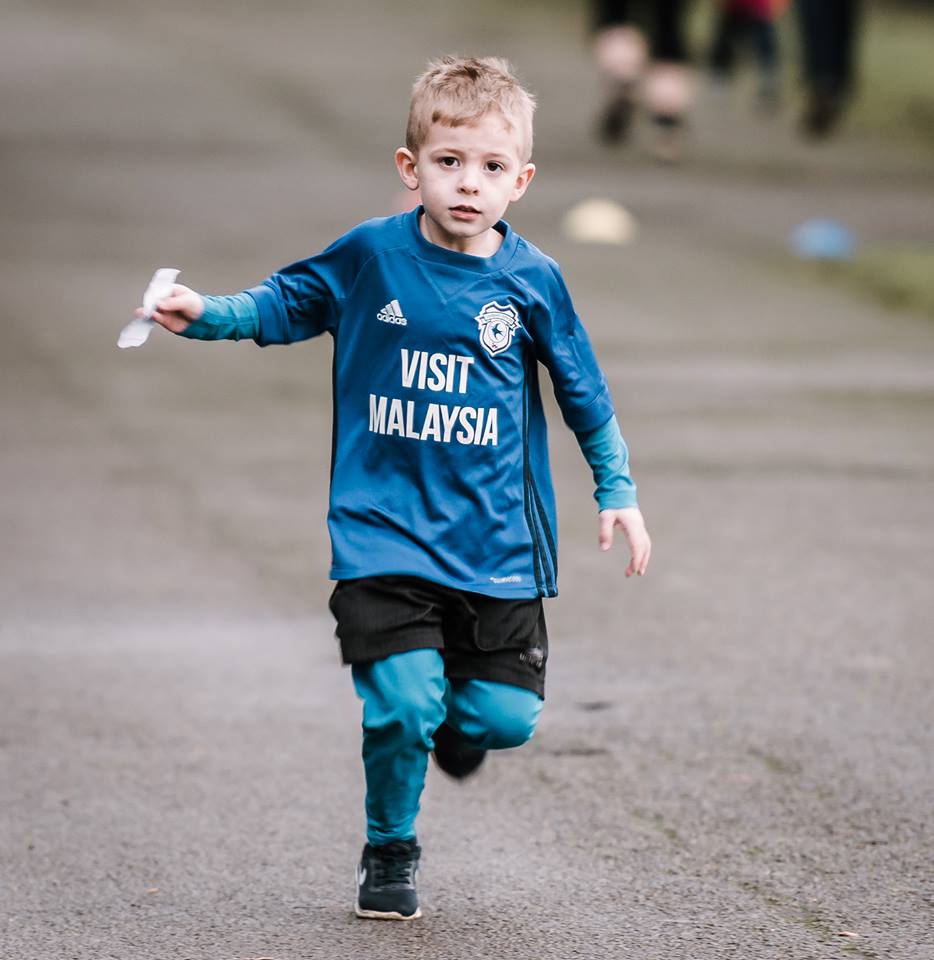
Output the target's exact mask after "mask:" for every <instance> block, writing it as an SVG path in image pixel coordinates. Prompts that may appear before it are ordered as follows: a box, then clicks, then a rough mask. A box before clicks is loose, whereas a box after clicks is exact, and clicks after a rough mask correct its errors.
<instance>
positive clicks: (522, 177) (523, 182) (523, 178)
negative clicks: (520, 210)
mask: <svg viewBox="0 0 934 960" xmlns="http://www.w3.org/2000/svg"><path fill="white" fill-rule="evenodd" d="M534 176H535V164H534V163H527V164H526V165H525V166H524V167H523V168H522V169H521V170H520V171H519V175H518V176H517V177H516V185H515V187H513V190H512V196H511V197H510V198H509V202H510V203H515V202H516V201H517V200H519V199H520V198H521V197H522V195H523V194H524V193H525V191H526V190H528V189H529V184H530V183H531V182H532V177H534Z"/></svg>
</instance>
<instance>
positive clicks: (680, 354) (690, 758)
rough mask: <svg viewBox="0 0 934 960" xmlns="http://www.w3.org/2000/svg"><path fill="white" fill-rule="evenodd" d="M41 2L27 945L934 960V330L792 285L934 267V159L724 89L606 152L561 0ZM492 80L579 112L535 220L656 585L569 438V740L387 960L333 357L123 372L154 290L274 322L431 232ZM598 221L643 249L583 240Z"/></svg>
mask: <svg viewBox="0 0 934 960" xmlns="http://www.w3.org/2000/svg"><path fill="white" fill-rule="evenodd" d="M3 8H4V9H3V19H4V28H3V30H2V32H0V86H2V89H3V90H4V107H3V110H2V111H0V144H2V150H0V174H2V181H0V184H2V191H0V192H2V199H0V209H2V212H3V231H2V234H0V251H2V257H0V309H2V323H3V339H2V346H0V398H2V406H0V410H2V413H0V443H2V451H3V452H2V459H0V471H2V474H0V482H2V486H0V543H2V551H0V611H2V614H0V764H2V767H0V805H2V810H3V816H2V820H0V864H2V867H0V882H2V887H0V957H2V958H4V960H59V958H76V960H92V958H93V960H102V958H119V960H135V958H146V960H149V958H170V957H171V958H175V957H183V958H198V960H201V958H211V960H234V958H248V957H249V958H255V957H271V958H275V960H299V958H319V957H320V958H335V960H337V958H345V957H346V958H350V957H354V958H357V957H375V958H396V957H399V958H403V957H440V958H452V960H453V958H468V957H469V958H498V960H500V958H501V960H505V958H509V957H523V958H533V957H534V958H537V957H541V958H570V957H587V958H590V957H600V958H604V957H626V958H630V957H631V958H640V960H641V958H646V960H649V958H652V960H668V958H703V960H707V958H721V957H724V958H725V957H737V958H739V957H742V958H757V960H771V958H775V960H789V958H793V960H812V958H813V960H826V958H834V957H838V956H856V957H862V958H867V960H882V958H906V960H908V958H911V960H922V958H924V957H932V956H934V932H932V930H934V927H932V911H931V907H932V894H934V884H932V871H931V863H932V862H934V843H932V797H934V774H932V756H934V731H932V717H934V698H932V694H931V690H932V688H934V658H932V653H931V639H930V638H931V623H932V621H934V617H932V613H934V603H932V588H931V584H932V577H934V551H932V548H931V542H932V538H934V497H932V495H931V490H932V486H931V484H932V479H934V326H932V324H931V322H930V321H929V320H927V319H925V318H923V317H919V316H913V315H910V314H896V313H892V312H888V311H886V310H884V309H883V308H881V307H878V306H876V305H874V304H871V303H868V302H864V301H860V300H858V299H856V298H854V296H852V295H851V294H849V293H847V292H845V291H844V290H841V289H839V288H837V287H835V286H833V285H828V284H823V283H819V282H816V281H815V280H814V278H813V277H809V276H804V275H802V274H800V273H798V272H796V271H793V270H787V269H785V268H784V267H783V266H781V265H780V264H781V262H782V258H783V256H784V254H783V250H784V244H785V239H786V237H787V234H788V231H789V230H790V229H791V228H792V227H793V226H794V224H796V223H797V222H800V220H802V219H804V218H806V217H807V216H813V215H818V214H821V215H829V216H839V217H843V218H845V219H846V220H847V221H848V222H849V223H850V224H852V225H853V226H854V227H855V228H856V230H857V231H858V233H859V234H860V236H861V237H862V238H864V239H866V240H869V241H872V240H879V241H889V240H893V239H898V238H903V239H922V238H924V237H926V238H927V239H928V240H929V239H930V229H931V223H932V216H931V213H932V204H931V197H932V195H934V191H932V187H934V177H932V176H931V174H930V172H929V170H927V169H926V167H925V166H924V164H923V163H922V162H921V161H920V160H917V159H913V158H911V157H905V156H902V155H899V154H894V153H890V152H888V151H887V150H885V149H882V148H880V147H875V148H870V147H854V145H853V144H852V143H850V142H848V141H847V140H846V139H844V140H842V141H841V142H840V143H838V144H835V145H830V146H829V147H827V148H825V149H823V150H820V151H815V150H814V149H812V148H807V147H804V146H802V145H800V144H796V143H795V142H794V141H793V139H792V137H791V135H790V134H789V125H790V118H789V117H787V116H785V117H781V118H779V120H778V122H777V123H775V124H773V125H772V126H766V125H765V124H764V123H763V122H761V121H757V120H755V119H754V118H752V117H750V116H749V115H748V111H745V110H744V108H743V107H742V106H741V105H738V104H735V103H731V104H729V105H724V104H722V103H720V104H713V103H709V102H707V101H706V100H705V101H704V102H703V103H702V106H701V113H700V117H701V120H702V122H700V123H698V124H697V126H696V129H695V137H696V147H695V155H694V157H693V159H692V161H691V162H689V163H687V164H686V165H684V166H683V167H681V168H677V169H665V168H659V167H655V166H653V165H652V164H651V163H649V162H648V161H646V160H645V159H644V158H642V157H641V156H640V154H639V152H638V150H637V149H636V150H632V151H626V152H620V153H617V154H608V153H604V152H602V151H601V150H600V149H598V148H597V147H596V146H595V145H593V144H592V143H591V141H590V136H589V134H590V124H591V120H592V114H593V106H594V104H595V102H596V100H595V98H596V84H595V81H594V78H593V76H592V74H591V71H590V67H589V64H588V60H587V54H586V47H585V44H584V40H583V21H582V16H581V15H580V14H579V13H578V12H576V11H575V10H574V9H572V8H565V7H563V6H562V5H559V4H533V3H531V2H519V3H516V4H512V5H508V9H506V10H499V9H498V8H496V7H494V6H492V5H490V4H486V3H482V4H476V5H473V4H470V5H468V4H465V5H454V4H446V3H441V4H434V5H431V6H430V7H429V6H428V5H424V4H419V3H414V2H408V3H406V2H401V0H397V2H392V3H388V4H383V5H375V4H372V5H371V4H367V3H364V2H362V0H346V2H342V3H340V4H337V3H321V4H317V3H315V4H308V3H297V2H287V0H277V2H275V3H269V4H252V5H248V4H236V5H232V4H229V3H220V2H219V0H202V2H201V3H199V4H197V5H189V4H183V3H180V2H178V0H168V2H164V3H160V4H158V5H156V4H143V3H140V2H137V0H124V2H121V3H116V2H115V0H97V2H91V3H85V4H80V5H79V4H68V3H65V2H64V0H57V2H55V0H29V2H27V0H6V2H5V3H4V4H3ZM452 49H455V50H461V51H482V52H497V53H505V54H506V55H508V56H511V57H512V58H513V59H514V60H515V61H516V62H517V63H518V65H519V66H520V68H521V71H522V73H523V75H524V76H525V77H526V78H527V80H528V82H529V83H530V85H531V86H532V88H533V89H534V90H535V91H536V92H537V93H538V94H539V97H540V101H541V107H540V111H539V120H538V127H537V137H538V140H537V148H536V160H537V161H538V163H539V167H540V171H539V174H538V177H537V179H536V181H535V183H534V184H533V186H532V189H531V190H530V193H529V195H528V197H527V198H526V199H525V200H523V202H522V204H520V205H519V206H517V207H516V208H515V211H514V213H513V214H512V215H511V219H512V221H513V223H514V224H515V226H516V227H517V228H518V229H520V231H521V232H523V233H524V234H526V235H527V236H529V237H530V238H531V239H532V240H533V241H534V242H536V243H537V244H538V245H539V246H541V247H543V248H544V249H546V250H547V251H548V252H550V253H551V254H552V255H554V256H555V257H556V258H557V259H558V260H559V261H560V262H561V263H562V265H563V267H564V269H565V273H566V276H567V278H568V281H569V283H570V285H571V288H572V290H573V292H574V294H575V299H576V303H577V306H578V309H579V312H580V313H581V314H582V316H583V317H584V318H585V321H586V323H587V325H588V327H589V329H590V330H591V333H592V337H593V339H594V342H595V344H596V346H597V350H598V353H599V355H600V357H601V360H602V362H603V364H604V366H605V368H606V370H607V373H608V376H609V379H610V382H611V385H612V389H613V392H614V395H615V398H616V402H617V406H618V408H619V411H620V416H621V420H622V423H623V428H624V432H625V434H626V437H627V440H628V441H629V444H630V447H631V450H632V454H633V463H634V471H635V474H636V477H637V480H638V482H639V485H640V491H641V502H642V506H643V509H644V512H645V514H646V516H647V518H648V521H649V525H650V529H651V531H652V534H653V538H654V544H655V552H654V557H653V562H652V567H651V570H650V575H649V576H648V577H646V578H645V579H644V580H641V581H639V582H629V581H624V578H623V576H622V571H623V569H624V566H625V556H624V552H623V551H622V550H616V551H614V552H613V553H611V554H610V555H602V554H600V553H599V551H598V550H597V546H596V519H595V510H594V506H593V503H592V500H591V495H590V494H591V484H590V481H589V478H588V476H587V470H586V467H585V465H584V464H583V462H582V460H581V458H580V456H579V454H578V453H577V452H576V450H575V444H574V440H573V437H571V435H570V434H569V433H568V432H567V431H566V430H565V429H564V428H563V427H562V426H561V425H560V422H559V419H558V418H557V417H553V418H552V419H553V430H552V443H553V462H554V471H555V480H556V486H557V490H558V496H559V508H560V515H561V523H560V539H561V591H562V592H561V596H560V597H559V598H558V599H557V600H555V601H553V602H550V603H549V605H548V612H549V622H550V632H551V636H552V646H553V652H552V657H551V660H550V665H549V671H550V672H549V692H548V703H547V706H546V710H545V712H544V714H543V719H542V722H541V726H540V729H539V732H538V734H537V735H536V737H535V739H534V740H533V741H532V742H531V743H530V744H529V745H527V746H526V747H523V748H521V749H520V750H517V751H511V752H509V753H507V754H502V755H497V756H494V757H492V758H491V759H490V762H489V763H488V766H487V768H486V769H485V770H484V772H483V774H482V776H479V777H477V778H476V779H475V780H474V781H471V782H469V783H467V784H465V785H463V786H458V785H456V784H453V783H450V782H448V781H445V780H443V779H442V778H440V777H439V776H437V775H432V776H431V777H430V780H429V783H428V787H427V790H426V795H425V802H424V809H423V814H422V816H421V818H420V821H419V829H420V839H421V841H422V843H423V846H424V849H425V858H424V864H423V868H424V869H423V873H422V880H421V887H422V898H423V902H424V912H425V916H424V918H423V919H422V920H421V921H419V922H417V923H413V924H409V925H402V924H376V923H367V922H362V921H358V920H356V919H355V918H354V917H353V916H352V911H351V904H352V897H353V882H352V874H353V864H354V861H355V858H356V857H357V855H358V852H359V847H360V845H361V843H362V829H363V818H362V797H363V778H362V769H361V765H360V761H359V705H358V703H357V701H356V700H355V699H354V696H353V693H352V690H351V686H350V682H349V677H348V675H347V673H346V672H345V671H344V670H343V669H342V668H341V667H340V665H339V663H338V657H337V651H336V646H335V642H334V639H333V635H332V624H331V621H330V618H329V615H328V614H327V607H326V599H327V595H328V592H329V585H328V583H327V581H326V579H325V575H326V570H327V564H328V555H329V548H328V544H327V539H326V533H325V527H324V516H325V510H326V490H327V476H328V457H329V452H330V446H329V425H330V415H331V414H330V387H329V371H330V350H329V346H328V344H326V343H324V342H323V341H322V342H311V343H306V344H302V345H297V346H293V347H291V348H289V349H279V348H274V349H269V350H264V351H260V350H258V349H257V348H256V347H254V346H252V345H249V344H227V343H224V344H199V343H190V342H188V341H183V340H179V339H176V338H173V337H171V336H170V335H168V334H166V333H164V331H156V333H155V334H154V335H153V337H152V339H151V340H150V342H149V343H148V344H147V345H146V346H145V347H144V348H142V349H140V350H133V351H118V350H117V349H116V345H115V341H116V336H117V333H118V332H119V329H120V327H121V326H122V325H123V323H124V322H125V321H126V320H127V319H128V318H129V315H130V312H131V310H132V308H133V307H134V306H135V305H136V304H137V303H138V301H139V297H140V295H141V291H142V289H143V288H144V286H145V284H146V282H147V281H148V279H149V277H150V275H151V273H152V271H153V269H154V268H155V267H157V266H175V267H179V268H181V269H182V275H181V277H180V279H181V280H182V281H183V282H186V283H189V284H190V285H192V286H194V287H196V288H197V289H200V290H203V291H205V292H215V293H220V292H230V291H235V290H239V289H242V288H243V287H246V286H250V285H252V284H253V283H255V282H257V281H258V280H259V279H261V278H262V277H263V276H265V275H267V274H268V273H269V272H271V271H272V270H273V269H275V268H276V267H278V266H280V265H282V264H284V263H288V262H291V261H293V260H296V259H298V258H300V257H303V256H306V255H308V254H309V253H311V252H314V251H316V250H318V249H320V248H321V247H322V246H323V245H325V244H326V243H327V242H329V241H330V240H331V239H333V238H334V237H335V236H337V235H338V234H339V233H340V232H342V231H343V230H345V229H347V228H348V227H350V226H351V225H352V224H354V223H355V222H357V221H359V220H361V219H364V218H365V217H368V216H374V215H379V214H383V213H388V212H391V210H392V207H393V204H394V203H395V197H396V193H397V190H398V187H397V182H396V180H395V173H394V171H393V169H392V166H391V154H392V150H393V149H394V148H395V146H396V145H397V143H398V140H399V138H400V136H401V133H400V131H401V128H402V125H403V122H404V114H405V104H406V97H407V89H408V85H409V83H410V82H411V78H412V76H413V75H414V74H415V73H416V72H417V71H418V70H419V69H420V68H421V66H422V64H423V63H424V61H425V59H426V58H427V57H428V56H429V55H430V54H433V53H437V52H441V51H446V50H452ZM726 116H729V117H731V119H730V120H729V121H727V120H725V119H724V117H726ZM588 196H608V197H611V198H613V199H616V200H618V201H620V202H623V203H624V204H625V205H626V206H627V207H629V208H630V209H631V210H632V211H633V212H634V214H635V215H636V217H637V219H638V221H639V224H640V233H639V235H638V238H637V240H636V241H635V242H634V243H633V244H631V245H629V246H626V247H593V246H578V245H574V244H572V243H570V242H569V241H568V240H567V239H565V238H564V237H563V236H562V234H561V231H560V220H561V216H562V214H563V213H564V212H565V211H566V210H567V208H568V207H569V206H570V205H571V204H572V203H574V202H576V201H577V200H580V199H582V198H584V197H588ZM552 412H554V411H552Z"/></svg>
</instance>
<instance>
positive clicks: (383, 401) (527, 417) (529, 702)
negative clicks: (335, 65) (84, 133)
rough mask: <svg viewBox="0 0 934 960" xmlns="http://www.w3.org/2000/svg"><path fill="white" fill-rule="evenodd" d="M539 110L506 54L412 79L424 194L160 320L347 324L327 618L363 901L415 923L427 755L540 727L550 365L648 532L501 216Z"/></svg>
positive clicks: (573, 319) (574, 351) (632, 536)
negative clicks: (345, 713)
mask: <svg viewBox="0 0 934 960" xmlns="http://www.w3.org/2000/svg"><path fill="white" fill-rule="evenodd" d="M533 109H534V101H533V100H532V98H531V96H530V95H529V94H528V93H527V92H526V91H525V90H524V89H523V88H522V87H521V86H520V85H519V83H518V82H517V80H516V79H515V78H514V77H513V76H512V74H511V73H510V68H509V65H508V64H507V63H506V62H505V61H502V60H498V59H494V58H484V59H465V58H454V57H444V58H442V59H440V60H437V61H435V62H433V63H431V64H430V65H429V68H428V70H427V71H426V72H425V73H424V74H423V75H422V76H421V77H419V78H418V80H417V81H416V83H415V86H414V89H413V94H412V103H411V110H410V114H409V121H408V128H407V131H406V146H405V147H401V148H400V149H399V150H397V151H396V158H395V159H396V166H397V168H398V170H399V175H400V177H401V178H402V181H403V183H404V184H405V186H406V187H407V188H408V189H410V190H413V191H414V190H419V191H420V193H421V201H422V203H421V206H419V207H418V208H417V209H415V210H413V211H411V212H410V213H407V214H402V215H399V216H395V217H389V218H386V219H380V220H369V221H367V222H365V223H362V224H360V225H359V226H357V227H355V228H354V229H353V230H351V231H350V232H349V233H347V234H346V235H345V236H343V237H341V238H340V239H339V240H337V241H336V242H335V243H333V244H332V245H331V246H330V247H328V248H327V249H326V250H325V251H324V252H323V253H321V254H319V255H318V256H315V257H311V258H310V259H307V260H303V261H299V262H298V263H295V264H293V265H292V266H289V267H286V268H285V269H284V270H282V271H280V272H278V273H276V274H274V275H273V276H271V277H270V278H269V279H268V280H265V281H264V282H263V283H261V284H260V285H259V286H258V287H254V288H253V289H251V290H247V291H245V292H244V293H241V294H238V295H235V296H232V297H210V296H201V295H199V294H197V293H195V292H194V291H193V290H189V289H188V288H187V287H183V286H180V285H175V286H174V287H173V290H172V293H171V295H170V296H168V297H167V298H166V299H164V300H162V301H161V302H160V304H159V305H158V309H157V312H156V314H155V317H154V319H155V320H156V321H157V322H158V323H160V324H162V325H163V326H165V327H167V328H168V329H169V330H172V331H174V332H175V333H179V334H182V335H183V336H186V337H192V338H195V339H202V340H215V339H221V338H227V339H235V340H239V339H242V338H251V339H253V340H255V341H256V342H257V343H259V344H260V345H261V346H266V345H268V344H271V343H291V342H294V341H296V340H304V339H307V338H309V337H314V336H317V335H318V334H321V333H324V332H325V331H327V332H328V333H330V334H331V336H332V337H333V338H334V384H333V386H334V427H333V440H332V444H333V447H332V449H333V454H332V474H331V492H330V510H329V513H328V526H329V529H330V534H331V542H332V548H333V565H332V568H331V577H332V579H334V580H337V581H338V583H337V586H336V588H335V590H334V593H333V595H332V597H331V604H330V606H331V610H332V611H333V613H334V615H335V617H336V619H337V635H338V637H339V639H340V644H341V652H342V656H343V659H344V662H345V663H348V664H351V665H352V676H353V682H354V686H355V688H356V691H357V693H358V695H359V696H360V698H361V699H362V700H363V760H364V766H365V770H366V785H367V791H366V815H367V841H368V842H367V844H366V846H365V847H364V849H363V854H362V857H361V860H360V864H359V866H358V868H357V902H356V913H357V915H358V916H361V917H373V918H378V919H395V920H411V919H414V918H415V917H418V916H420V910H419V907H418V898H417V894H416V889H415V875H416V870H417V866H418V859H419V855H420V852H421V851H420V848H419V846H418V844H417V842H416V839H415V818H416V814H417V813H418V808H419V797H420V795H421V792H422V787H423V785H424V780H425V774H426V769H427V764H428V756H429V754H430V753H432V751H433V752H434V756H435V760H436V761H437V763H438V766H440V767H441V769H442V770H444V771H446V772H447V773H448V774H450V775H451V776H453V777H456V778H462V777H465V776H467V775H468V774H470V773H471V772H473V771H474V770H475V769H476V768H477V767H478V766H479V764H480V762H481V761H482V760H483V757H484V755H485V752H486V751H487V750H491V749H492V750H495V749H503V748H508V747H516V746H519V745H520V744H522V743H524V742H525V741H526V740H528V739H529V738H530V737H531V736H532V732H533V730H534V728H535V724H536V721H537V719H538V715H539V712H540V710H541V706H542V698H543V696H544V677H545V662H546V659H547V656H548V641H547V634H546V631H545V620H544V616H543V612H542V597H551V596H554V595H555V594H556V592H557V589H556V580H555V578H556V543H555V532H554V531H555V509H554V495H553V491H552V486H551V479H550V476H549V469H548V455H547V447H546V435H545V418H544V414H543V411H542V404H541V399H540V396H539V389H538V374H537V365H538V363H539V362H540V363H543V364H544V365H545V366H546V367H547V368H548V370H549V372H550V374H551V378H552V381H553V383H554V388H555V393H556V396H557V399H558V403H559V405H560V408H561V411H562V413H563V415H564V419H565V420H566V421H567V423H568V425H569V426H570V427H571V429H572V430H574V431H575V432H576V434H577V437H578V440H579V441H580V445H581V448H582V450H583V452H584V454H585V456H586V458H587V460H588V461H589V463H590V464H591V467H592V469H593V472H594V478H595V480H596V482H597V492H596V495H595V496H596V498H597V501H598V503H599V506H600V508H601V512H600V546H601V547H602V549H604V550H606V549H609V547H610V546H611V544H612V540H613V530H614V527H617V526H618V527H620V528H621V529H622V530H623V531H624V532H625V534H626V537H627V539H628V541H629V545H630V549H631V554H632V557H631V561H630V563H629V566H628V568H627V570H626V575H627V576H630V575H632V574H633V573H635V574H639V575H641V574H642V573H644V572H645V569H646V565H647V564H648V559H649V551H650V543H649V537H648V535H647V533H646V530H645V525H644V523H643V520H642V515H641V513H640V512H639V509H638V507H637V506H636V497H635V486H634V485H633V483H632V481H631V479H630V476H629V470H628V457H627V451H626V446H625V444H624V442H623V439H622V436H621V435H620V431H619V426H618V424H617V421H616V418H615V416H614V413H613V406H612V402H611V400H610V395H609V392H608V390H607V387H606V383H605V380H604V377H603V374H602V373H601V372H600V369H599V367H598V366H597V363H596V360H595V359H594V355H593V351H592V349H591V346H590V342H589V341H588V339H587V335H586V333H585V332H584V328H583V327H582V326H581V323H580V320H579V319H578V317H577V315H576V314H575V313H574V308H573V306H572V304H571V300H570V297H569V295H568V292H567V290H566V288H565V286H564V282H563V280H562V278H561V274H560V272H559V270H558V267H557V265H556V264H555V263H554V262H553V261H552V260H550V259H548V258H547V257H545V256H544V255H543V254H542V253H541V252H539V251H538V250H537V249H536V248H535V247H533V246H532V245H531V244H529V243H527V242H526V241H525V240H523V239H522V238H521V237H519V236H517V235H516V234H515V233H514V232H513V231H512V229H511V228H510V227H509V225H508V224H506V223H505V222H504V221H503V220H502V219H501V217H502V215H503V214H504V213H505V211H506V208H507V207H508V206H509V204H510V203H511V202H514V201H516V200H518V199H519V198H520V197H521V196H522V195H523V194H524V193H525V191H526V189H527V187H528V185H529V183H530V182H531V180H532V177H533V176H534V174H535V167H534V166H533V165H532V164H531V163H530V162H529V160H530V157H531V152H532V112H533Z"/></svg>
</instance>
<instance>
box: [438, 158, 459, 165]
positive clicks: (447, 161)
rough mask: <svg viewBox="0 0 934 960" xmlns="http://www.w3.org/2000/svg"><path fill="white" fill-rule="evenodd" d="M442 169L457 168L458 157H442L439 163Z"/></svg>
mask: <svg viewBox="0 0 934 960" xmlns="http://www.w3.org/2000/svg"><path fill="white" fill-rule="evenodd" d="M438 162H439V163H440V164H441V166H442V167H456V166H457V157H441V159H440V160H439V161H438Z"/></svg>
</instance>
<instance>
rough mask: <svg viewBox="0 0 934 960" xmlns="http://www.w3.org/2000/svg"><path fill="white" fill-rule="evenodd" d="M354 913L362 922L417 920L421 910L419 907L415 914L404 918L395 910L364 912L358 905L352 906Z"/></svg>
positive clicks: (402, 914)
mask: <svg viewBox="0 0 934 960" xmlns="http://www.w3.org/2000/svg"><path fill="white" fill-rule="evenodd" d="M353 909H354V913H355V914H356V915H357V916H358V917H362V918H363V919H364V920H417V919H418V918H419V917H420V916H421V915H422V909H421V907H419V908H418V909H416V911H415V913H410V914H409V915H408V916H406V915H405V914H404V913H398V912H397V911H395V910H392V911H389V912H384V911H382V910H364V909H363V908H362V907H361V906H360V904H359V903H355V904H354V908H353Z"/></svg>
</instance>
